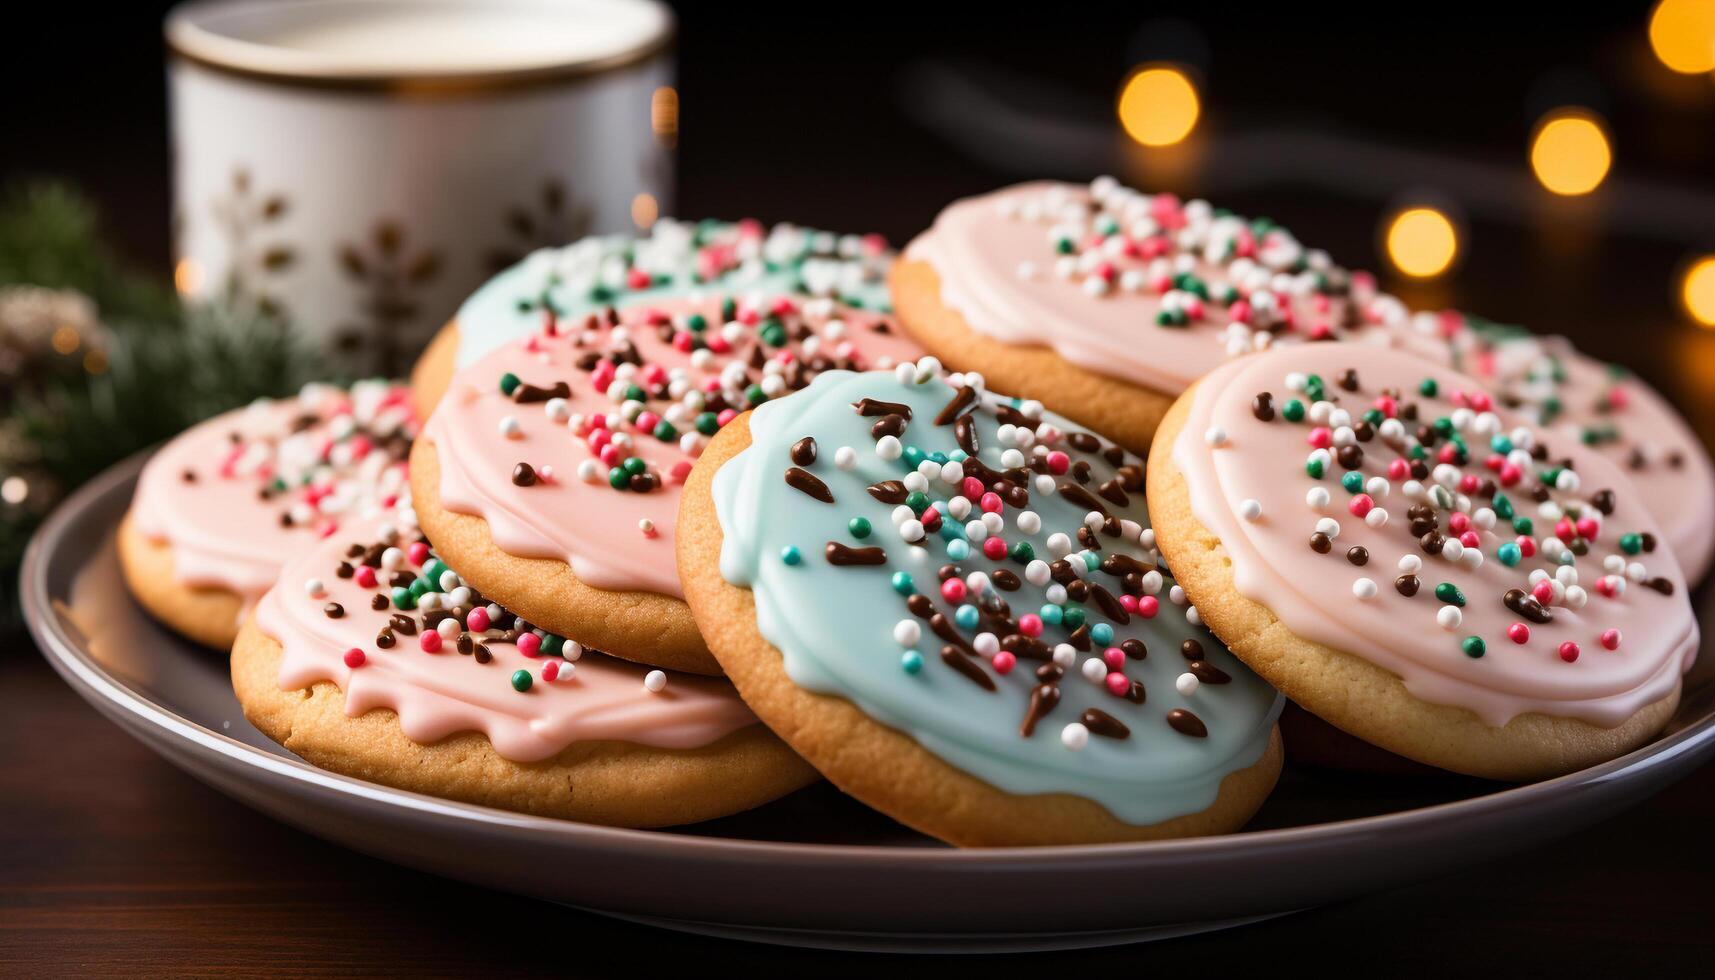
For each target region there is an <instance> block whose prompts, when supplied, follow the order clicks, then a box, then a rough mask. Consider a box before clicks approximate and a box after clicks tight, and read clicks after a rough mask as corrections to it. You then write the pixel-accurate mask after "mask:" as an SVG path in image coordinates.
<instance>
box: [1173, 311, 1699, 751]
mask: <svg viewBox="0 0 1715 980" xmlns="http://www.w3.org/2000/svg"><path fill="white" fill-rule="evenodd" d="M1348 371H1351V372H1353V374H1352V375H1350V376H1348V374H1347V372H1348ZM1347 381H1350V382H1351V384H1350V385H1348V384H1347ZM1264 396H1266V398H1265V397H1264ZM1366 413H1370V414H1368V415H1366ZM1294 416H1297V417H1296V418H1294ZM1407 416H1412V417H1407ZM1171 451H1172V453H1173V461H1174V463H1175V464H1176V465H1177V466H1178V468H1179V469H1180V470H1181V472H1183V473H1184V475H1185V479H1186V483H1187V486H1188V489H1189V492H1190V497H1191V506H1192V510H1193V512H1194V513H1195V515H1196V517H1197V519H1198V521H1199V522H1201V523H1202V524H1203V525H1204V526H1205V527H1207V528H1208V529H1209V530H1211V531H1212V532H1214V533H1215V534H1216V536H1218V537H1219V538H1220V539H1221V542H1222V544H1223V545H1224V546H1225V548H1226V550H1227V552H1228V554H1229V556H1230V557H1231V560H1232V568H1233V575H1234V579H1235V582H1236V585H1237V588H1238V590H1239V592H1241V593H1242V594H1244V595H1245V596H1247V597H1249V598H1251V599H1253V600H1256V601H1257V602H1259V603H1261V604H1262V605H1264V606H1267V607H1268V608H1269V609H1270V610H1271V611H1272V612H1273V613H1274V614H1275V616H1276V617H1278V618H1279V619H1280V621H1281V622H1282V623H1283V624H1285V625H1286V627H1287V628H1288V629H1290V630H1292V631H1293V632H1294V633H1296V634H1298V635H1299V636H1302V637H1305V638H1307V639H1311V640H1314V641H1317V642H1320V643H1323V644H1326V645H1328V646H1331V647H1334V648H1336V649H1340V650H1344V651H1346V652H1348V653H1351V654H1354V655H1356V656H1359V657H1361V658H1363V659H1365V660H1368V661H1369V662H1371V663H1373V664H1375V665H1377V666H1379V667H1382V668H1384V669H1386V670H1389V671H1391V672H1393V673H1394V674H1397V675H1398V676H1399V677H1400V678H1401V679H1402V680H1403V682H1404V683H1405V686H1406V688H1407V689H1408V690H1409V691H1410V692H1411V693H1412V694H1413V695H1414V696H1416V697H1418V698H1420V699H1422V700H1425V701H1428V702H1431V703H1435V704H1445V705H1454V706H1458V707H1464V708H1468V709H1470V710H1471V711H1472V712H1474V713H1475V714H1476V715H1477V716H1478V717H1480V718H1482V719H1483V720H1484V721H1485V722H1487V723H1488V724H1491V725H1502V724H1505V723H1506V722H1507V721H1508V720H1509V719H1511V718H1513V717H1514V716H1516V715H1519V714H1522V713H1526V712H1541V713H1543V714H1548V715H1556V716H1565V717H1572V718H1579V719H1582V720H1585V721H1588V722H1590V723H1592V724H1596V725H1600V726H1603V727H1613V726H1615V725H1618V724H1619V723H1621V722H1622V721H1624V720H1625V719H1626V718H1628V717H1630V716H1631V715H1632V714H1634V713H1636V712H1637V711H1638V710H1639V709H1641V708H1642V707H1644V706H1645V705H1647V704H1650V703H1652V702H1654V701H1657V700H1659V699H1661V698H1662V697H1665V696H1666V695H1668V694H1669V693H1670V692H1671V691H1672V690H1673V688H1674V687H1675V685H1677V684H1678V683H1679V679H1680V675H1681V674H1683V673H1684V671H1685V670H1687V669H1688V668H1689V667H1690V664H1691V662H1692V660H1693V658H1694V657H1695V656H1696V651H1697V641H1698V632H1697V625H1696V623H1695V621H1694V619H1693V616H1692V612H1691V607H1690V603H1689V602H1688V601H1687V597H1686V588H1685V582H1684V580H1683V576H1682V575H1681V572H1680V570H1679V565H1678V563H1677V562H1676V561H1675V559H1674V557H1673V555H1672V554H1671V552H1670V550H1669V549H1668V547H1666V545H1665V543H1664V542H1662V540H1661V538H1660V535H1659V533H1658V532H1657V530H1656V524H1655V522H1654V520H1653V519H1652V518H1651V517H1650V516H1649V514H1648V512H1647V510H1646V509H1645V507H1644V506H1643V502H1642V500H1641V499H1639V498H1640V495H1639V493H1638V492H1637V491H1636V490H1635V489H1633V487H1632V485H1631V483H1630V482H1629V481H1628V480H1627V479H1626V477H1625V475H1624V474H1623V473H1622V472H1621V471H1620V470H1619V469H1618V468H1617V467H1615V466H1614V465H1613V463H1611V462H1610V461H1609V460H1608V459H1606V458H1605V457H1604V456H1603V455H1602V454H1600V453H1597V452H1595V451H1593V450H1592V449H1590V448H1588V447H1586V446H1584V445H1582V444H1581V442H1580V441H1579V440H1577V439H1573V438H1567V437H1565V436H1563V435H1558V434H1555V433H1552V432H1547V433H1545V432H1543V431H1541V430H1539V429H1536V428H1535V427H1532V426H1530V425H1528V424H1527V423H1526V422H1525V420H1523V419H1521V418H1519V417H1518V416H1516V415H1514V414H1513V413H1511V412H1509V411H1508V410H1506V409H1505V408H1499V409H1496V408H1495V407H1494V405H1493V403H1492V399H1490V397H1489V396H1488V395H1487V394H1486V393H1484V392H1483V390H1482V387H1481V385H1479V384H1478V383H1477V382H1476V381H1475V380H1473V379H1471V378H1469V377H1466V376H1463V375H1460V374H1458V373H1456V372H1454V371H1452V370H1450V369H1446V368H1438V367H1433V366H1426V365H1425V363H1424V362H1423V361H1422V360H1420V359H1417V358H1414V357H1411V356H1408V355H1404V354H1401V353H1398V352H1391V351H1384V350H1379V349H1376V348H1373V347H1367V346H1364V345H1353V344H1340V345H1332V344H1317V345H1306V346H1303V347H1295V348H1291V349H1280V350H1276V351H1272V352H1270V353H1268V354H1266V355H1262V356H1258V357H1255V358H1247V359H1244V360H1242V361H1236V362H1233V363H1231V364H1228V365H1225V366H1223V367H1221V368H1220V369H1218V370H1217V371H1215V372H1214V373H1212V374H1211V375H1210V376H1209V377H1208V378H1206V379H1204V380H1203V381H1202V382H1201V383H1199V385H1198V386H1197V389H1196V392H1195V394H1194V397H1193V403H1192V406H1191V413H1190V418H1189V420H1188V422H1187V424H1186V426H1185V428H1184V430H1183V431H1182V432H1181V433H1180V435H1179V437H1178V438H1177V439H1176V440H1175V441H1174V444H1173V447H1172V450H1171ZM1414 461H1416V464H1417V465H1415V466H1414V465H1413V462H1414ZM1354 473H1355V474H1357V476H1355V477H1353V476H1349V475H1348V474H1354ZM1348 481H1349V482H1348ZM1317 535H1321V537H1320V538H1318V537H1316V536H1317ZM1408 580H1409V581H1408ZM1568 644H1570V646H1568Z"/></svg>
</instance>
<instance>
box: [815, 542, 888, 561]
mask: <svg viewBox="0 0 1715 980" xmlns="http://www.w3.org/2000/svg"><path fill="white" fill-rule="evenodd" d="M826 554H827V557H828V564H830V565H881V564H885V563H886V562H887V552H885V551H883V550H881V549H880V548H875V547H870V548H851V547H847V546H846V545H843V544H841V543H839V542H838V541H829V542H828V547H827V549H826Z"/></svg>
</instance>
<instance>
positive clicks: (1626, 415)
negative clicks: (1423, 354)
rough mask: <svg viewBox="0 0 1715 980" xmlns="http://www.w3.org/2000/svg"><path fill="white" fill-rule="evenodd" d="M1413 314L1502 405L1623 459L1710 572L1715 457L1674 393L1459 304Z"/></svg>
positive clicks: (1677, 539)
mask: <svg viewBox="0 0 1715 980" xmlns="http://www.w3.org/2000/svg"><path fill="white" fill-rule="evenodd" d="M1413 320H1414V323H1416V324H1418V325H1419V327H1420V329H1421V330H1423V331H1424V332H1431V331H1432V332H1435V333H1439V334H1441V335H1442V336H1444V337H1445V338H1446V343H1447V349H1448V352H1449V354H1450V355H1451V357H1452V359H1453V363H1454V364H1455V365H1456V366H1457V367H1459V368H1461V369H1462V370H1465V371H1467V372H1469V373H1470V374H1472V375H1474V376H1476V378H1477V379H1478V380H1479V381H1482V382H1483V383H1484V384H1485V385H1487V386H1488V387H1489V389H1490V390H1491V391H1493V392H1494V393H1495V395H1496V397H1497V398H1498V399H1499V400H1500V401H1501V403H1502V404H1503V405H1505V406H1507V407H1510V408H1513V409H1515V410H1517V411H1518V412H1519V413H1520V414H1521V415H1524V416H1526V417H1527V418H1530V419H1531V420H1533V421H1534V422H1536V423H1537V424H1540V425H1542V426H1543V427H1544V428H1546V429H1548V430H1549V431H1550V432H1553V433H1555V434H1556V435H1560V436H1562V437H1564V438H1568V439H1574V440H1577V441H1579V442H1582V443H1584V444H1585V445H1588V446H1592V447H1594V448H1596V449H1597V450H1599V451H1601V452H1602V454H1603V455H1605V456H1607V457H1608V458H1610V459H1612V460H1614V461H1615V462H1617V463H1619V464H1620V465H1621V466H1622V467H1624V468H1625V470H1626V472H1627V475H1628V476H1630V477H1631V479H1632V483H1633V484H1634V485H1635V486H1636V487H1637V488H1638V493H1639V495H1640V496H1641V497H1642V499H1643V502H1644V506H1646V507H1648V508H1649V511H1650V513H1651V514H1654V515H1655V518H1656V520H1657V521H1659V522H1660V523H1661V528H1662V532H1663V536H1664V538H1665V540H1666V541H1667V543H1668V544H1669V545H1670V546H1671V547H1672V548H1673V553H1674V555H1675V557H1677V558H1678V559H1679V564H1680V566H1681V567H1682V568H1683V569H1684V570H1685V576H1686V579H1687V580H1688V581H1691V582H1696V581H1699V580H1700V579H1702V578H1703V575H1704V573H1705V572H1707V571H1708V570H1709V559H1710V556H1711V553H1715V466H1712V465H1711V464H1710V461H1709V454H1708V452H1706V451H1705V450H1704V448H1703V443H1702V442H1701V441H1700V440H1699V439H1698V438H1697V435H1696V433H1694V432H1692V431H1691V427H1690V426H1689V425H1687V424H1686V422H1685V420H1684V419H1683V418H1681V417H1680V415H1679V413H1678V412H1677V411H1675V410H1674V408H1673V406H1672V405H1669V404H1668V402H1667V399H1665V398H1663V397H1662V396H1661V394H1660V393H1659V392H1657V391H1656V390H1655V389H1653V388H1651V387H1650V386H1649V385H1647V384H1645V383H1644V382H1642V381H1640V380H1638V379H1637V378H1636V377H1635V376H1633V375H1632V374H1631V372H1629V371H1627V370H1626V369H1625V368H1623V367H1620V366H1619V365H1616V364H1605V363H1603V362H1601V361H1598V360H1596V359H1595V358H1592V357H1589V356H1587V355H1585V354H1581V353H1579V352H1578V350H1577V349H1576V348H1574V347H1573V346H1572V344H1571V343H1570V342H1568V341H1567V340H1566V339H1565V338H1563V337H1540V336H1536V335H1534V334H1530V333H1527V332H1525V331H1524V330H1523V329H1521V328H1518V327H1509V326H1506V325H1503V324H1497V323H1491V322H1489V321H1487V320H1482V319H1480V318H1478V317H1473V316H1469V315H1461V314H1458V313H1443V314H1419V315H1418V316H1417V317H1414V318H1413Z"/></svg>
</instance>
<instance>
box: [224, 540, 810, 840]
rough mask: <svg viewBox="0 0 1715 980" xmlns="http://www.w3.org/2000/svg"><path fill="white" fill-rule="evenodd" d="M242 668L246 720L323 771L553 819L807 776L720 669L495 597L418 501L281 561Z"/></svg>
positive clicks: (762, 795) (671, 812)
mask: <svg viewBox="0 0 1715 980" xmlns="http://www.w3.org/2000/svg"><path fill="white" fill-rule="evenodd" d="M232 681H233V688H234V690H235V691H236V692H237V694H238V698H239V701H240V703H241V704H242V705H243V707H244V714H245V717H247V718H248V719H250V721H251V722H252V723H253V724H255V725H256V727H257V728H259V729H261V730H262V732H263V733H264V734H266V735H268V737H270V738H272V739H274V740H275V741H277V742H279V743H280V744H282V745H284V746H285V747H286V748H288V749H291V750H292V751H293V752H295V753H297V754H298V755H301V756H303V757H304V758H305V759H308V760H309V761H310V762H312V763H315V764H316V765H318V766H321V767H323V768H325V769H329V770H332V771H334V772H339V773H344V774H346V775H350V776H356V777H359V778H362V779H367V780H371V781H374V782H379V783H384V784H386V785H389V786H395V787H398V788H400V789H407V790H412V791H414V792H419V793H428V794H431V795H434V796H440V797H444V798H447V799H453V800H459V801H462V802H466V803H477V804H483V805H487V806H497V807H504V808H506V809H511V810H520V811H523V812H527V813H534V814H539V815H542V816H552V817H565V818H569V819H574V820H583V821H588V822H592V823H602V824H610V825H616V826H625V827H659V826H667V825H673V824H683V823H693V822H696V821H699V820H707V819H710V818H713V817H718V816H723V815H725V814H729V813H735V812H738V811H740V810H745V809H748V808H750V807H753V806H757V805H759V804H762V803H765V802H767V801H769V800H772V799H775V798H776V797H778V796H781V795H783V794H785V793H787V792H790V791H792V790H794V789H797V788H798V787H800V786H803V785H806V784H807V783H809V782H811V781H812V780H814V778H815V773H814V772H813V771H812V770H811V769H810V768H809V766H807V765H805V764H804V762H803V761H802V760H801V759H799V758H798V757H797V756H795V755H794V754H793V753H792V752H791V750H789V749H787V748H786V746H785V745H783V744H782V743H781V742H780V741H779V740H778V739H777V738H775V737H774V736H773V735H772V734H770V733H769V731H768V729H767V728H765V727H764V726H762V725H760V724H758V723H757V719H756V716H755V715H754V714H752V713H751V712H750V710H749V709H747V708H746V707H745V706H744V703H743V702H742V701H740V700H739V699H738V696H737V694H736V693H735V692H734V691H733V689H732V686H731V685H730V684H728V683H726V682H725V681H721V680H718V679H715V678H710V677H698V676H694V675H688V674H677V673H670V672H667V671H662V670H655V669H650V668H647V667H643V666H640V665H638V664H633V663H630V662H628V661H624V660H617V659H614V658H612V657H608V656H605V655H603V654H601V653H598V652H596V651H594V650H585V649H584V648H582V647H581V646H579V645H578V644H577V643H576V642H574V641H571V640H567V639H566V638H564V637H562V636H558V635H555V634H553V633H550V632H547V631H545V630H542V629H540V628H537V627H534V626H532V625H531V624H529V623H527V622H525V621H523V620H520V619H518V618H517V617H516V616H514V615H513V614H512V613H510V612H508V611H507V610H505V609H504V608H502V607H500V606H498V605H495V604H494V603H492V602H490V601H489V600H488V599H487V598H486V597H484V596H483V595H482V594H480V593H479V592H477V591H476V590H474V589H472V588H471V587H470V586H469V585H467V584H466V583H465V582H464V580H463V579H462V578H461V577H460V576H459V575H458V573H457V572H454V571H453V570H452V569H450V568H448V567H447V565H446V564H445V563H444V562H442V561H441V560H440V559H439V558H438V557H437V556H436V555H435V554H434V553H433V552H431V551H430V550H429V548H428V545H427V543H426V542H425V541H424V540H423V539H422V535H421V534H420V533H418V532H417V530H416V529H415V528H414V527H413V526H412V525H411V523H410V511H409V509H408V508H407V509H404V510H403V511H402V512H400V513H397V514H389V513H387V512H381V513H377V514H371V515H368V516H365V517H363V518H360V519H357V520H354V521H352V522H350V523H348V524H347V525H346V526H344V527H342V528H341V529H340V530H339V532H338V533H336V534H334V535H332V536H329V537H327V538H324V539H322V540H320V541H318V542H317V544H316V546H315V547H314V548H312V549H310V550H309V551H308V552H306V553H304V554H302V555H300V556H298V557H297V558H295V559H293V560H292V561H290V562H288V563H287V566H286V568H285V570H284V571H283V573H282V574H281V578H280V583H279V585H278V586H277V587H276V588H274V589H273V590H272V591H270V592H268V593H267V594H266V595H265V596H263V598H262V601H261V603H260V604H259V605H258V607H257V610H256V615H255V616H254V617H253V618H252V619H251V620H250V621H249V622H247V623H246V624H245V626H244V628H243V630H242V632H241V633H240V634H239V637H238V640H237V643H236V645H235V647H234V649H233V654H232Z"/></svg>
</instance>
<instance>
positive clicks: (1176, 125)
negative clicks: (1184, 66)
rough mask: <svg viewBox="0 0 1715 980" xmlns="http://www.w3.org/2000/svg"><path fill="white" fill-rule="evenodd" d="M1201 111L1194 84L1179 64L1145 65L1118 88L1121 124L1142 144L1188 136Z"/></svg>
mask: <svg viewBox="0 0 1715 980" xmlns="http://www.w3.org/2000/svg"><path fill="white" fill-rule="evenodd" d="M1200 111H1201V109H1200V106H1199V105H1198V102H1197V87H1196V86H1195V85H1193V84H1191V79H1189V78H1187V77H1186V75H1185V73H1184V72H1183V71H1181V70H1179V69H1178V68H1168V67H1158V68H1144V69H1142V70H1140V71H1137V72H1134V73H1133V74H1132V76H1131V77H1130V78H1128V79H1126V82H1125V87H1124V88H1123V89H1121V90H1120V98H1119V117H1120V125H1121V126H1122V127H1124V128H1125V131H1126V135H1128V136H1130V137H1131V138H1132V139H1134V140H1137V141H1138V142H1139V143H1142V144H1143V145H1144V146H1172V145H1173V144H1174V143H1177V142H1179V141H1180V140H1182V139H1184V138H1185V137H1187V136H1189V135H1190V134H1191V130H1192V129H1193V128H1194V127H1195V126H1196V125H1197V116H1198V113H1199V112H1200Z"/></svg>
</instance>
